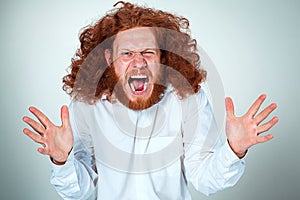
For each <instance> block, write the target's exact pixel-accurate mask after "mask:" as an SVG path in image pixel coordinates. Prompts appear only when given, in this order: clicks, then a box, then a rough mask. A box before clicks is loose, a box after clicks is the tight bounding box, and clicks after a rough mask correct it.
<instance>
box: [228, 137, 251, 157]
mask: <svg viewBox="0 0 300 200" xmlns="http://www.w3.org/2000/svg"><path fill="white" fill-rule="evenodd" d="M227 142H228V144H229V147H230V148H231V150H232V151H233V153H234V154H235V155H236V156H237V157H239V159H242V158H244V157H245V155H246V154H247V152H248V149H246V150H244V151H237V150H236V149H235V148H234V147H233V145H232V144H231V143H230V142H229V140H228V139H227Z"/></svg>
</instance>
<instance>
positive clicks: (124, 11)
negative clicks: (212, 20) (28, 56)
mask: <svg viewBox="0 0 300 200" xmlns="http://www.w3.org/2000/svg"><path fill="white" fill-rule="evenodd" d="M119 5H121V6H120V7H117V8H114V9H112V10H111V11H109V12H108V13H107V14H106V15H105V16H104V17H102V18H101V19H99V20H98V21H96V23H94V24H92V25H89V26H87V27H85V28H84V29H83V31H82V33H81V34H80V38H79V39H80V48H78V49H77V51H76V54H75V56H74V57H73V58H72V63H71V66H70V68H71V72H70V73H69V74H68V75H66V76H64V77H63V83H64V85H63V90H64V91H66V92H67V93H68V94H69V95H71V96H72V97H74V98H75V100H81V101H84V102H88V103H95V102H96V101H97V100H99V99H100V98H101V96H102V95H103V94H106V95H108V96H110V95H111V93H112V90H113V87H114V84H115V83H111V81H110V77H109V76H110V75H109V73H108V70H107V69H108V64H107V62H106V60H105V57H104V51H105V49H110V50H112V44H113V41H114V38H115V35H116V34H117V33H118V32H120V31H123V30H127V29H130V28H134V27H153V28H154V29H155V30H156V31H155V32H156V38H157V42H158V45H159V48H160V49H161V64H162V65H164V66H168V67H167V68H166V71H165V78H166V80H167V82H168V83H170V84H171V85H172V86H173V87H174V88H175V90H176V92H177V94H178V96H179V97H181V98H185V97H186V96H188V95H190V94H192V93H196V92H198V91H199V89H200V83H201V82H203V81H204V80H205V77H206V71H204V70H202V69H200V57H199V55H198V52H197V42H196V40H195V39H192V38H191V36H190V34H189V32H190V30H189V21H188V20H187V19H186V18H184V17H180V16H176V15H173V14H171V13H168V12H164V11H161V10H155V9H152V8H146V7H142V6H138V5H135V4H131V3H125V2H122V1H121V2H118V3H116V4H115V5H114V7H116V6H119ZM167 69H172V70H167ZM79 72H80V73H79ZM178 74H180V75H181V76H182V77H184V78H185V80H186V81H187V82H188V84H185V83H184V81H179V79H178Z"/></svg>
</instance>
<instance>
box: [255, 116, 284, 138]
mask: <svg viewBox="0 0 300 200" xmlns="http://www.w3.org/2000/svg"><path fill="white" fill-rule="evenodd" d="M278 121H279V118H278V117H273V118H272V119H271V120H270V121H268V122H267V123H265V124H263V125H261V126H259V127H258V129H257V132H258V134H261V133H263V132H266V131H268V130H270V128H272V127H273V126H274V125H275V124H276V123H277V122H278Z"/></svg>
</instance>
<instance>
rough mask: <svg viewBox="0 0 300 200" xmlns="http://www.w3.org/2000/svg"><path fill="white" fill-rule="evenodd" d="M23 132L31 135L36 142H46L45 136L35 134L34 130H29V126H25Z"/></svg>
mask: <svg viewBox="0 0 300 200" xmlns="http://www.w3.org/2000/svg"><path fill="white" fill-rule="evenodd" d="M23 132H24V133H25V135H27V136H28V137H30V138H31V139H32V140H33V141H35V142H36V143H39V144H44V138H43V137H42V136H40V135H37V134H35V133H34V132H32V131H31V130H29V129H27V128H24V129H23Z"/></svg>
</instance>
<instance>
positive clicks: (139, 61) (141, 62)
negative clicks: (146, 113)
mask: <svg viewBox="0 0 300 200" xmlns="http://www.w3.org/2000/svg"><path fill="white" fill-rule="evenodd" d="M134 53H135V54H134V57H133V60H132V67H135V68H142V67H145V66H146V65H147V62H146V60H145V58H144V56H143V55H142V52H134Z"/></svg>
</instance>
